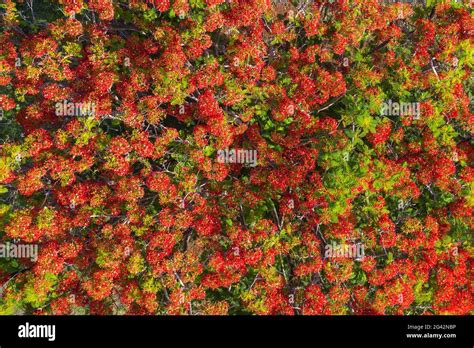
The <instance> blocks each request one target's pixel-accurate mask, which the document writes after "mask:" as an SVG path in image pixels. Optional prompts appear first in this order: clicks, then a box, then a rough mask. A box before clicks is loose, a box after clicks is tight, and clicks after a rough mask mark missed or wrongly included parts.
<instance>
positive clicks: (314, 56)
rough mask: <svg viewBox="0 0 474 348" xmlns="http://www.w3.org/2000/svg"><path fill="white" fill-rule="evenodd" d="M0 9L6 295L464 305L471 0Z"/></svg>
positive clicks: (27, 306) (102, 2) (228, 1)
mask: <svg viewBox="0 0 474 348" xmlns="http://www.w3.org/2000/svg"><path fill="white" fill-rule="evenodd" d="M0 13H1V16H2V18H1V21H2V22H1V33H0V109H1V110H0V117H1V119H0V139H1V141H0V143H1V145H0V242H1V245H0V246H1V247H2V248H3V249H2V250H3V252H5V250H4V249H5V248H8V247H11V246H12V245H13V246H21V245H23V246H27V245H31V246H37V257H36V258H32V257H30V258H27V257H18V255H17V257H12V255H13V254H11V253H10V254H9V255H7V254H6V253H3V254H1V255H0V256H2V257H0V284H1V296H0V313H1V314H14V313H29V314H31V313H33V314H193V315H195V314H198V315H207V314H305V315H307V314H405V315H409V314H469V313H472V312H473V310H474V305H473V303H474V301H473V282H472V280H473V277H472V269H473V260H472V251H473V249H472V244H471V243H472V235H471V233H472V230H473V219H472V207H473V204H474V196H473V188H474V186H473V167H472V163H473V137H472V134H473V124H474V119H473V114H472V103H471V102H470V101H471V100H472V93H473V88H472V87H473V79H472V68H473V64H474V58H473V52H474V49H473V47H474V46H473V45H474V42H473V36H474V23H473V16H472V8H471V7H470V5H469V3H468V2H465V3H462V2H460V1H458V2H455V1H452V2H451V1H437V0H431V1H429V0H427V1H418V3H416V2H403V1H401V2H393V1H386V2H381V1H376V0H326V1H322V0H301V1H290V0H287V1H283V0H278V1H271V0H189V1H188V0H151V1H143V0H130V1H122V0H121V1H116V0H114V1H111V0H89V1H86V0H51V1H23V0H17V1H11V0H3V1H2V4H0ZM249 160H251V161H254V160H255V161H254V162H253V163H249ZM2 250H0V251H2ZM25 250H26V249H25ZM32 250H33V249H32ZM13 256H14V255H13Z"/></svg>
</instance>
